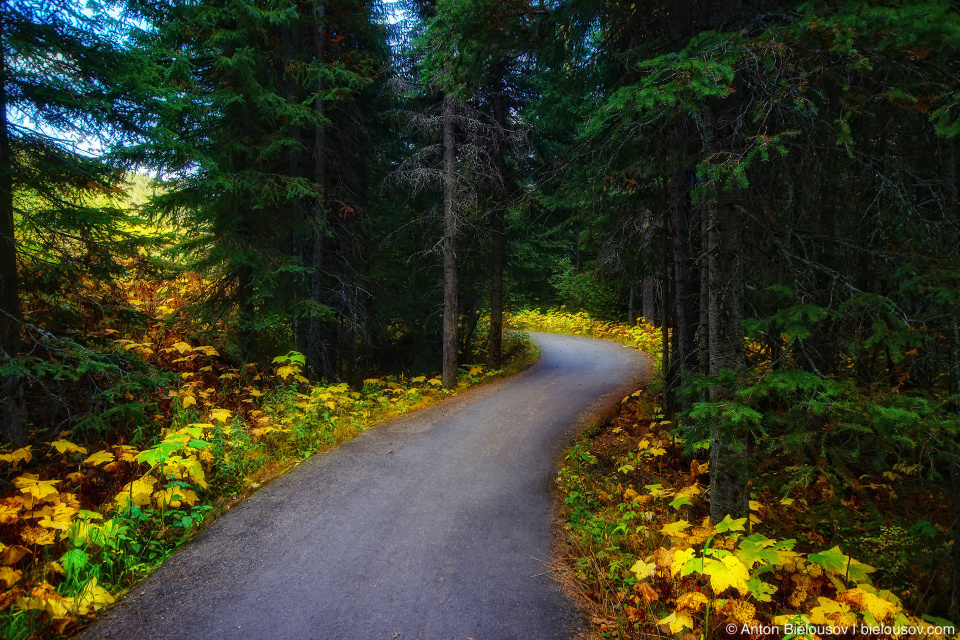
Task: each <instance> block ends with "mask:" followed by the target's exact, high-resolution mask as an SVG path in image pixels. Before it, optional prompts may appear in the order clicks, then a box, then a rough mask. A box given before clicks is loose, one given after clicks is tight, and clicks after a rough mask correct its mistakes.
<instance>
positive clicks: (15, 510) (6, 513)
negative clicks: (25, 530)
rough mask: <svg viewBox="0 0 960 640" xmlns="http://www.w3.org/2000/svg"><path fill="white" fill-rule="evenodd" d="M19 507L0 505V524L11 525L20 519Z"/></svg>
mask: <svg viewBox="0 0 960 640" xmlns="http://www.w3.org/2000/svg"><path fill="white" fill-rule="evenodd" d="M19 514H20V507H19V506H18V505H13V504H10V503H9V502H3V503H0V524H13V523H14V522H16V521H17V520H19V519H20V515H19Z"/></svg>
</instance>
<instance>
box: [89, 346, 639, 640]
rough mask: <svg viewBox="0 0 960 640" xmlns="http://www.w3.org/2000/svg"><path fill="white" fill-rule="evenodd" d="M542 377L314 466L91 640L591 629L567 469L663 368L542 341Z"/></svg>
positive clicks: (433, 412)
mask: <svg viewBox="0 0 960 640" xmlns="http://www.w3.org/2000/svg"><path fill="white" fill-rule="evenodd" d="M533 337H534V339H535V341H536V342H537V344H538V345H539V346H540V349H541V353H542V357H541V359H540V361H539V362H538V363H537V364H536V365H535V366H533V367H532V368H531V369H529V370H528V371H526V372H524V373H523V374H521V375H519V376H516V377H513V378H510V379H507V380H503V381H500V382H497V383H494V384H490V385H487V386H484V387H481V388H480V389H478V390H476V391H473V392H470V393H466V394H464V395H462V396H460V397H457V398H453V399H451V400H448V401H445V402H442V403H440V404H438V405H435V406H433V407H431V408H429V409H426V410H424V411H420V412H418V413H416V414H413V415H410V416H408V417H405V418H403V419H400V420H398V421H395V422H393V423H390V424H388V425H384V426H382V427H379V428H377V429H372V430H370V431H367V432H365V433H363V434H362V435H361V436H359V437H358V438H356V439H354V440H352V441H351V442H348V443H347V444H345V445H343V446H341V447H340V448H339V449H337V450H335V451H331V452H329V453H326V454H323V455H318V456H314V457H313V458H312V459H310V460H309V461H307V462H305V463H304V464H303V465H301V466H300V467H299V468H298V469H296V470H295V471H293V472H291V473H289V474H287V475H286V476H284V477H282V478H279V479H278V480H276V481H274V482H273V483H271V484H269V485H268V486H267V487H265V488H264V489H262V490H261V491H259V492H258V493H256V494H255V495H253V496H252V497H251V498H249V499H248V500H246V501H245V502H243V503H242V504H240V505H239V506H238V507H236V508H235V509H233V510H232V511H231V512H230V513H228V514H226V515H225V516H224V517H223V518H221V519H220V520H219V521H217V522H216V523H214V524H213V525H212V526H211V527H210V528H209V529H207V531H206V532H204V533H203V534H202V535H201V536H200V537H199V538H198V539H197V540H196V541H194V542H193V543H191V544H189V545H187V546H186V547H184V548H183V549H181V550H180V551H179V552H177V553H176V554H175V555H174V556H173V557H172V558H171V559H170V560H168V561H167V563H166V564H165V565H164V566H163V567H161V568H160V569H159V570H158V571H157V572H156V573H155V574H154V575H153V576H151V577H150V578H149V579H148V580H147V581H146V582H145V583H144V584H142V585H141V586H140V587H138V588H136V589H134V590H133V591H132V592H131V593H130V594H128V595H127V597H126V598H124V600H123V601H122V602H121V603H119V604H118V605H117V606H115V607H113V608H112V609H111V611H110V612H109V614H108V615H107V616H106V617H105V618H104V619H103V620H102V621H100V622H99V623H98V624H97V625H95V626H93V627H92V628H91V629H89V630H88V631H87V632H86V633H85V634H84V635H83V638H84V640H93V639H94V638H111V639H116V640H133V639H137V640H146V639H152V638H157V639H163V640H178V639H184V640H187V639H189V640H227V639H250V640H272V639H289V640H310V639H317V640H320V639H323V640H380V639H393V638H396V639H398V640H412V639H414V638H431V639H436V640H467V639H468V638H473V639H475V640H507V639H510V638H517V639H523V640H539V639H547V638H550V639H559V638H570V637H572V635H573V634H574V632H575V631H576V630H577V629H578V628H579V626H580V624H581V623H580V621H579V617H578V615H577V613H576V611H575V610H574V608H573V605H572V604H571V603H570V602H569V601H568V600H567V599H566V598H565V597H564V596H563V595H562V594H561V592H560V590H559V589H558V588H557V586H556V584H555V583H554V582H553V580H552V579H551V577H550V575H549V574H548V573H545V572H546V569H545V567H544V565H543V561H547V560H549V559H550V545H551V542H552V536H551V533H550V525H551V518H552V515H553V500H552V498H551V496H550V494H549V493H548V492H549V489H550V486H551V480H552V479H553V477H554V473H555V468H554V464H555V462H556V456H557V455H558V454H559V453H560V451H561V450H562V448H563V446H564V445H565V444H566V443H567V442H568V441H569V439H568V437H565V436H569V435H571V434H572V431H571V427H573V426H574V425H576V424H582V423H583V421H584V420H587V419H590V418H591V417H592V416H595V415H596V414H597V413H599V412H600V411H602V410H604V409H605V408H609V407H611V406H612V405H613V404H615V403H616V402H617V401H619V400H620V399H621V398H622V397H623V395H624V393H625V392H626V391H627V390H628V389H629V386H628V385H629V384H630V382H631V381H634V382H635V381H637V380H638V379H639V378H641V377H642V376H644V375H646V373H647V368H648V365H647V362H646V360H645V359H644V358H643V357H642V356H641V355H639V354H638V353H637V352H635V351H634V350H633V349H628V348H624V347H621V346H620V345H618V344H614V343H611V342H603V341H600V340H592V339H588V338H574V337H569V336H559V335H550V334H533Z"/></svg>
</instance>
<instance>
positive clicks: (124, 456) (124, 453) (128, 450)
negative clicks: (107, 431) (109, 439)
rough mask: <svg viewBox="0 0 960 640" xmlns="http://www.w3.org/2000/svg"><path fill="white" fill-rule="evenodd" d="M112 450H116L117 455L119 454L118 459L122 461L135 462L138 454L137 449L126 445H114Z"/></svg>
mask: <svg viewBox="0 0 960 640" xmlns="http://www.w3.org/2000/svg"><path fill="white" fill-rule="evenodd" d="M114 451H116V452H117V455H119V456H120V460H122V461H123V462H136V461H137V456H139V455H140V452H139V451H137V450H136V449H135V448H133V447H130V446H127V445H121V446H119V447H114Z"/></svg>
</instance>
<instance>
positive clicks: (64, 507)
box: [37, 502, 79, 531]
mask: <svg viewBox="0 0 960 640" xmlns="http://www.w3.org/2000/svg"><path fill="white" fill-rule="evenodd" d="M52 511H53V512H52V513H50V514H49V515H48V516H47V517H45V518H41V519H40V520H39V521H38V522H37V524H38V525H40V526H41V527H43V528H44V529H59V530H61V531H62V530H65V529H68V528H69V527H70V524H71V523H72V522H73V516H75V515H76V514H77V511H79V509H78V508H76V507H72V506H70V505H68V504H64V503H63V502H60V503H57V504H56V505H54V507H53V509H52Z"/></svg>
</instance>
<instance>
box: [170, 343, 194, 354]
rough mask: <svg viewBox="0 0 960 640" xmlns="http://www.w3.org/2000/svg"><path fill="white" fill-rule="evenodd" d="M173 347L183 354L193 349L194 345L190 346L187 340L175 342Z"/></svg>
mask: <svg viewBox="0 0 960 640" xmlns="http://www.w3.org/2000/svg"><path fill="white" fill-rule="evenodd" d="M172 348H173V349H176V350H177V351H179V352H180V353H181V354H183V353H186V352H187V351H193V347H191V346H190V345H189V344H188V343H186V342H175V343H173V347H172Z"/></svg>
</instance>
